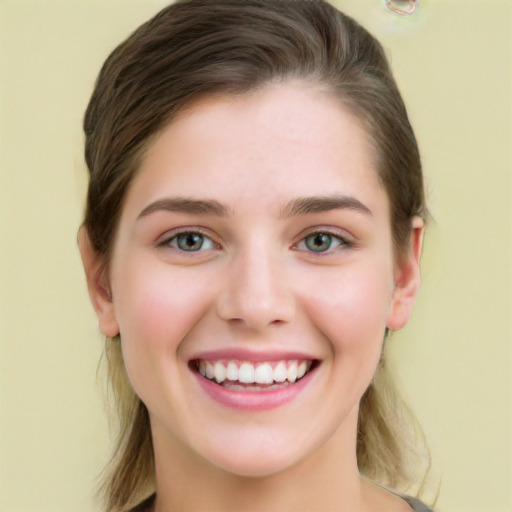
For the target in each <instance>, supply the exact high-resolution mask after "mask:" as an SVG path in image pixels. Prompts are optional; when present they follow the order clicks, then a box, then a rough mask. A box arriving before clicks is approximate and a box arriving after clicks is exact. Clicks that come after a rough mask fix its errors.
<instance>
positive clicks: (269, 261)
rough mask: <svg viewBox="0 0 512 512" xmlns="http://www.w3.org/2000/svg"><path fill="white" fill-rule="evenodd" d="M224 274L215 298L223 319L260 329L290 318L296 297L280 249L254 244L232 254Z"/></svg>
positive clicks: (287, 320)
mask: <svg viewBox="0 0 512 512" xmlns="http://www.w3.org/2000/svg"><path fill="white" fill-rule="evenodd" d="M226 274H227V275H226V279H225V281H224V282H225V286H224V287H223V289H222V291H221V293H220V294H219V295H218V298H217V313H218V315H219V317H221V318H222V319H223V320H225V321H229V322H230V323H232V324H235V325H243V326H245V327H247V328H249V329H252V330H256V331H261V330H263V329H265V328H266V327H269V326H272V325H274V326H275V325H279V324H284V323H288V322H290V321H291V320H292V319H293V316H294V314H295V299H294V295H293V292H292V289H291V286H290V283H289V280H288V277H287V272H286V268H285V264H284V262H283V258H282V257H281V255H279V251H277V250H276V251H272V250H271V251H265V250H263V249H262V247H261V246H260V247H254V248H253V250H248V251H245V252H244V253H243V254H240V255H238V256H237V257H234V259H233V260H232V261H231V262H230V264H229V268H227V269H226Z"/></svg>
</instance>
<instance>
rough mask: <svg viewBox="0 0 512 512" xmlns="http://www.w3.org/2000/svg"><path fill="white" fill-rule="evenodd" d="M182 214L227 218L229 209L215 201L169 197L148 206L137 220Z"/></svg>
mask: <svg viewBox="0 0 512 512" xmlns="http://www.w3.org/2000/svg"><path fill="white" fill-rule="evenodd" d="M159 211H166V212H180V213H192V214H201V215H217V216H219V217H227V216H228V215H229V211H228V208H227V207H226V206H224V205H223V204H221V203H219V202H218V201H215V200H213V199H190V198H188V197H167V198H165V199H159V200H158V201H155V202H153V203H151V204H149V205H148V206H146V207H145V208H144V209H143V210H142V211H141V212H140V213H139V216H138V217H137V220H138V219H140V218H142V217H146V216H147V215H150V214H151V213H154V212H159Z"/></svg>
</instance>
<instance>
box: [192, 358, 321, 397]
mask: <svg viewBox="0 0 512 512" xmlns="http://www.w3.org/2000/svg"><path fill="white" fill-rule="evenodd" d="M311 363H312V362H311V361H300V362H299V361H297V360H291V361H278V362H277V363H270V362H263V363H251V362H249V361H241V362H240V361H239V362H237V361H215V362H210V361H205V360H200V361H199V364H198V370H199V373H200V374H201V375H203V376H204V377H206V378H207V379H210V380H215V381H216V382H217V383H218V384H221V383H223V385H224V386H227V387H230V388H232V389H239V388H241V389H246V390H247V389H248V388H247V387H244V386H240V385H236V382H238V383H240V384H264V385H265V386H266V387H265V388H260V387H258V386H252V387H251V390H252V389H256V390H258V389H273V388H274V387H275V384H277V383H285V384H286V383H293V382H296V381H297V380H298V379H301V378H302V377H304V375H305V374H306V373H307V371H308V370H309V368H310V367H311ZM272 385H274V386H272ZM269 386H271V387H270V388H269Z"/></svg>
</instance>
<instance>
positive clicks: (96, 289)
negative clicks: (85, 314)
mask: <svg viewBox="0 0 512 512" xmlns="http://www.w3.org/2000/svg"><path fill="white" fill-rule="evenodd" d="M78 247H79V249H80V255H81V256H82V263H83V265H84V270H85V276H86V278H87V288H88V289H89V296H90V298H91V302H92V305H93V307H94V310H95V311H96V315H97V317H98V322H99V326H100V330H101V332H102V333H103V334H104V335H105V336H108V337H109V338H113V337H114V336H117V335H118V334H119V324H118V323H117V318H116V315H115V310H114V304H113V301H112V295H111V292H110V286H109V283H108V277H107V275H106V272H105V269H104V267H103V265H102V260H101V258H100V256H99V254H98V253H97V252H96V251H95V250H94V248H93V246H92V244H91V241H90V238H89V233H88V232H87V228H85V226H81V227H80V230H79V231H78Z"/></svg>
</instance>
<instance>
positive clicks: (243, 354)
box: [190, 349, 317, 362]
mask: <svg viewBox="0 0 512 512" xmlns="http://www.w3.org/2000/svg"><path fill="white" fill-rule="evenodd" d="M197 359H204V360H208V361H220V360H222V359H223V360H238V361H253V362H258V361H283V360H288V361H290V360H293V359H298V360H300V361H308V360H314V359H317V358H316V357H313V356H311V355H309V354H304V353H300V352H288V351H277V352H276V351H275V350H273V351H261V352H260V351H252V350H247V349H222V350H211V351H208V352H201V353H200V354H198V355H197V356H195V357H192V358H190V360H191V361H192V360H197Z"/></svg>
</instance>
